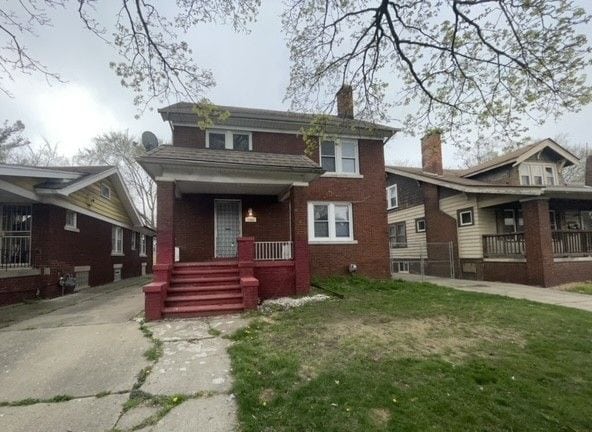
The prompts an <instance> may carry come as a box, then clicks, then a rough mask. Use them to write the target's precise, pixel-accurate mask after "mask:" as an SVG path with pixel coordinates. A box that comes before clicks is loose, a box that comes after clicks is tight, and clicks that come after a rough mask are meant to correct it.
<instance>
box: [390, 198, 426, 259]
mask: <svg viewBox="0 0 592 432" xmlns="http://www.w3.org/2000/svg"><path fill="white" fill-rule="evenodd" d="M424 216H425V208H424V206H423V204H422V205H418V206H415V207H410V208H406V209H404V210H398V211H396V212H390V213H389V214H388V223H389V225H390V224H393V223H397V222H405V224H406V225H407V247H405V248H391V247H390V246H389V250H390V257H391V258H407V259H419V257H420V255H421V254H420V251H421V249H422V248H423V249H424V256H425V246H424V245H425V242H426V233H425V232H420V233H418V232H415V220H416V219H418V218H422V217H424ZM385 241H386V242H388V238H387V239H385Z"/></svg>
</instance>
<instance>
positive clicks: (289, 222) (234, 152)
mask: <svg viewBox="0 0 592 432" xmlns="http://www.w3.org/2000/svg"><path fill="white" fill-rule="evenodd" d="M220 108H221V110H223V111H225V112H227V113H228V116H227V118H226V119H225V120H223V121H218V122H216V124H214V125H212V127H211V128H208V129H206V130H203V129H201V128H199V127H198V121H199V120H200V119H199V118H198V116H197V115H196V114H195V112H194V110H193V105H192V104H189V103H177V104H175V105H172V106H169V107H166V108H163V109H161V110H160V113H161V115H162V118H163V119H164V120H165V121H168V122H169V123H170V125H171V128H172V133H173V145H172V146H160V147H158V148H156V149H155V150H153V151H151V152H150V153H149V154H148V155H147V156H145V157H143V158H141V159H140V160H139V162H140V164H141V165H142V166H143V167H144V169H145V170H146V171H147V172H148V173H149V174H150V175H151V177H152V178H153V179H154V180H155V181H156V182H157V187H158V194H157V195H158V221H157V227H158V234H157V238H158V245H159V247H158V251H157V259H156V265H155V282H154V283H152V284H150V285H149V286H147V287H145V292H146V314H147V317H148V318H149V319H156V318H160V317H161V316H163V315H164V316H191V315H196V314H204V313H216V312H224V311H236V310H243V309H246V308H251V307H254V306H256V304H257V301H258V300H260V299H264V298H269V297H278V296H286V295H295V294H304V293H307V292H308V291H309V287H310V278H311V276H313V277H314V276H329V275H345V274H349V272H350V268H351V269H352V271H354V270H355V271H357V273H358V274H361V275H366V276H370V277H375V278H384V277H389V271H388V247H387V245H386V243H385V242H384V238H385V236H386V234H387V221H386V204H385V201H384V188H385V186H386V183H385V175H384V153H383V146H384V143H385V141H386V140H387V139H388V138H390V137H391V136H392V135H393V134H394V133H395V132H396V130H395V129H393V128H391V127H387V126H380V125H376V124H373V123H368V122H365V121H360V120H356V119H354V118H353V103H352V94H351V87H344V89H342V91H340V93H339V94H338V115H337V116H328V117H327V118H326V129H325V136H327V138H326V139H325V140H323V142H320V143H319V146H318V149H317V150H316V151H315V153H314V156H312V157H310V158H309V157H307V156H305V142H304V139H303V136H302V130H303V129H304V128H307V127H309V126H310V125H311V122H312V121H313V120H315V119H316V118H318V117H317V116H314V115H308V114H298V113H292V112H280V111H269V110H260V109H249V108H236V107H220ZM329 137H330V138H329ZM175 252H176V255H177V258H178V260H179V262H178V263H176V264H174V263H173V259H174V255H175Z"/></svg>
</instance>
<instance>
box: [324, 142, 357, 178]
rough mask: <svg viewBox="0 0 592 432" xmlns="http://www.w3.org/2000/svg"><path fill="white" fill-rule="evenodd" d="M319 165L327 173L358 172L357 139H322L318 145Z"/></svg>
mask: <svg viewBox="0 0 592 432" xmlns="http://www.w3.org/2000/svg"><path fill="white" fill-rule="evenodd" d="M320 160H321V166H322V167H323V169H324V170H325V171H326V172H327V173H329V174H344V175H356V174H359V173H360V161H359V157H358V141H357V140H354V139H346V138H341V139H335V140H323V141H321V145H320Z"/></svg>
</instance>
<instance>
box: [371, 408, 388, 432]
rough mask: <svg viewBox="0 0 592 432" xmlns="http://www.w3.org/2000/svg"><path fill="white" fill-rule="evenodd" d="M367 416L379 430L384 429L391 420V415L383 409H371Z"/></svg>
mask: <svg viewBox="0 0 592 432" xmlns="http://www.w3.org/2000/svg"><path fill="white" fill-rule="evenodd" d="M368 416H369V417H370V421H371V422H372V423H373V424H374V426H376V427H377V428H381V429H382V428H385V427H386V425H387V424H388V422H389V421H390V419H391V413H390V412H389V411H388V410H387V409H385V408H372V409H371V410H370V411H369V412H368Z"/></svg>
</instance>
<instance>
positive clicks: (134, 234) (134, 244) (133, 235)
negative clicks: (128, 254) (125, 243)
mask: <svg viewBox="0 0 592 432" xmlns="http://www.w3.org/2000/svg"><path fill="white" fill-rule="evenodd" d="M137 236H138V234H137V233H135V232H133V231H132V250H136V241H137V240H136V238H137Z"/></svg>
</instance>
